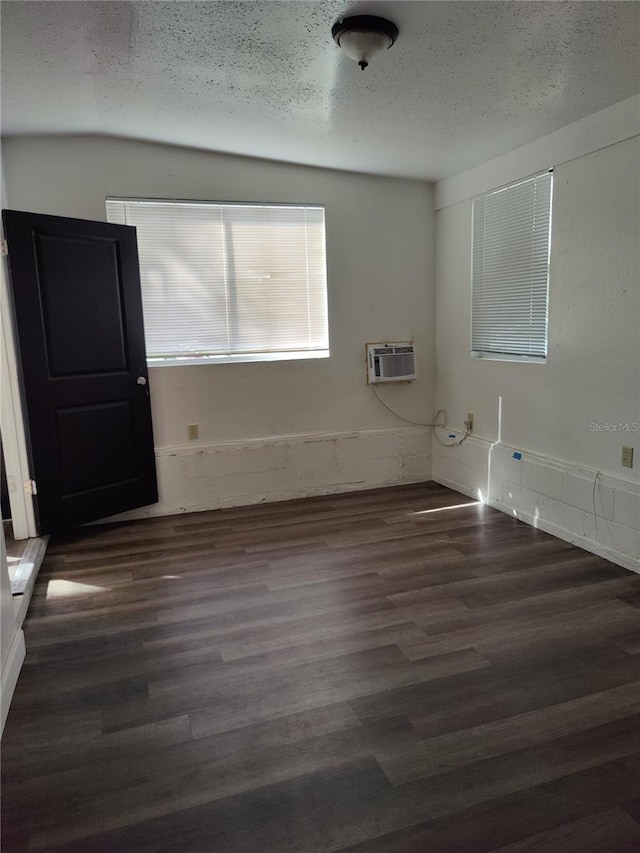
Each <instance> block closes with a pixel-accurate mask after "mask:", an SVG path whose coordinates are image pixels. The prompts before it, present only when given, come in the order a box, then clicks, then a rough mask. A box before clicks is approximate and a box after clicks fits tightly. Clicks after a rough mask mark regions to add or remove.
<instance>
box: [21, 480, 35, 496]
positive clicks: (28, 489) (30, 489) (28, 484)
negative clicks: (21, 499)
mask: <svg viewBox="0 0 640 853" xmlns="http://www.w3.org/2000/svg"><path fill="white" fill-rule="evenodd" d="M24 491H25V494H27V495H37V494H38V487H37V486H36V481H35V480H25V481H24Z"/></svg>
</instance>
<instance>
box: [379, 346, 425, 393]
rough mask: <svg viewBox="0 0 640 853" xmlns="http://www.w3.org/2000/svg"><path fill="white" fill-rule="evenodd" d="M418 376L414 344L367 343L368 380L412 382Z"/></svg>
mask: <svg viewBox="0 0 640 853" xmlns="http://www.w3.org/2000/svg"><path fill="white" fill-rule="evenodd" d="M416 378H417V373H416V356H415V351H414V347H413V344H412V343H411V342H409V341H403V342H400V343H381V344H367V382H368V383H369V384H370V385H374V384H377V383H378V382H411V381H412V380H413V379H416Z"/></svg>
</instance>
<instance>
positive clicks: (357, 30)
mask: <svg viewBox="0 0 640 853" xmlns="http://www.w3.org/2000/svg"><path fill="white" fill-rule="evenodd" d="M331 35H332V36H333V40H334V41H335V43H336V44H337V45H338V47H340V48H342V50H344V52H345V53H346V54H347V56H349V57H350V58H351V59H355V61H356V62H357V63H358V65H359V66H360V68H362V70H363V71H364V69H365V68H366V67H367V65H368V64H369V63H370V62H371V60H372V59H374V58H375V57H376V56H378V54H380V53H382V52H383V51H385V50H389V48H390V47H391V46H392V45H393V44H394V42H395V40H396V39H397V38H398V28H397V27H396V25H395V24H392V23H391V21H387V20H386V18H378V17H377V16H376V15H352V16H351V17H349V18H340V19H339V20H338V21H336V22H335V24H334V25H333V27H332V28H331Z"/></svg>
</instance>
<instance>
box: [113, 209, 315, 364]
mask: <svg viewBox="0 0 640 853" xmlns="http://www.w3.org/2000/svg"><path fill="white" fill-rule="evenodd" d="M106 206H107V220H108V221H109V222H113V223H116V224H123V225H134V226H135V227H136V231H137V237H138V253H139V260H140V279H141V286H142V302H143V311H144V323H145V336H146V342H147V355H148V357H149V358H171V357H186V356H203V355H215V356H224V355H229V356H232V355H247V354H256V355H259V354H260V353H269V354H277V353H288V352H296V353H299V352H304V351H309V352H317V351H322V350H327V349H328V346H329V334H328V318H327V280H326V250H325V226H324V208H323V207H318V206H303V205H300V206H296V205H237V204H236V205H234V204H218V203H213V202H211V203H204V202H202V203H197V202H194V203H191V202H171V201H153V200H150V201H143V200H128V199H107V201H106Z"/></svg>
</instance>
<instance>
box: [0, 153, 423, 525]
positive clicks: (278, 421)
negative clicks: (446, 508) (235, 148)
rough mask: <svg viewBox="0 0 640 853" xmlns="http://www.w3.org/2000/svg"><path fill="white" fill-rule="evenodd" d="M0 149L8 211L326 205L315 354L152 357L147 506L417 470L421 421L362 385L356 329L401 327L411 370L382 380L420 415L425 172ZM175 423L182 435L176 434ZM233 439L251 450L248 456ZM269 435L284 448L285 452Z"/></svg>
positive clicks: (264, 494)
mask: <svg viewBox="0 0 640 853" xmlns="http://www.w3.org/2000/svg"><path fill="white" fill-rule="evenodd" d="M4 152H5V160H6V176H7V186H8V191H9V194H10V197H11V202H12V206H13V207H14V208H16V209H19V210H29V211H36V212H41V213H50V214H57V215H63V216H74V217H81V218H87V219H99V220H104V218H105V209H104V199H105V196H107V195H115V196H119V195H122V196H143V197H160V198H163V197H164V198H188V199H213V200H222V201H227V200H233V201H272V202H308V203H320V204H324V205H326V225H327V268H328V288H329V322H330V346H331V358H330V359H327V360H307V361H292V362H270V363H261V364H234V365H208V366H197V367H165V368H154V369H152V371H151V377H150V386H151V394H152V401H153V402H152V405H153V418H154V433H155V442H156V447H157V450H158V453H159V455H158V465H159V480H160V489H161V503H160V504H159V505H158V506H156V507H155V508H152V509H151V512H153V513H159V512H161V513H166V512H178V511H181V510H188V509H205V508H209V507H216V506H222V505H227V504H229V503H231V504H234V503H253V502H255V501H258V500H262V499H269V500H274V499H280V498H287V497H295V496H299V495H302V494H314V493H318V492H325V491H334V490H340V489H352V488H366V487H368V486H376V485H385V484H389V483H395V482H411V481H416V480H422V479H428V477H429V474H430V458H429V453H430V438H429V436H428V434H427V431H426V430H418V429H413V430H410V431H408V430H404V429H399V427H401V426H402V425H401V423H400V422H399V421H397V420H396V419H394V418H393V416H391V415H390V414H388V413H387V412H386V411H385V410H384V409H383V408H382V407H381V406H380V404H379V403H378V402H377V401H376V400H375V398H374V397H373V394H372V392H371V389H370V388H369V387H368V386H367V385H366V383H365V380H364V344H365V342H366V341H375V340H390V339H391V340H405V339H409V338H411V339H414V340H415V342H416V345H417V350H418V370H419V376H420V378H419V379H418V381H417V382H415V383H414V384H413V385H412V386H403V387H400V388H389V389H384V391H385V393H386V396H387V399H388V400H389V401H390V402H391V403H392V404H393V405H394V406H396V407H397V408H398V409H399V410H400V411H401V412H402V413H403V414H405V415H406V416H407V417H409V418H411V419H413V420H418V421H429V420H431V416H432V413H433V405H432V404H433V382H434V379H433V369H434V365H433V361H434V317H433V305H434V290H433V288H434V283H433V243H434V238H433V234H434V224H433V198H432V189H431V187H430V185H428V184H425V183H420V182H411V181H400V180H395V179H387V178H377V177H370V176H366V175H354V174H349V173H344V172H333V171H329V170H320V169H312V168H305V167H300V166H291V165H286V164H275V163H271V162H267V161H260V160H252V159H247V158H239V157H233V156H226V155H216V154H210V153H205V152H201V151H194V150H189V149H180V148H172V147H168V146H162V145H155V144H148V143H142V142H132V141H124V140H116V139H106V138H98V137H95V138H92V137H86V138H84V137H80V138H77V137H75V138H74V137H69V138H60V137H57V138H10V139H6V140H4ZM191 423H198V424H199V425H200V440H199V442H198V443H194V442H187V424H191ZM309 434H313V435H314V436H316V437H317V439H316V441H315V442H314V443H313V444H310V443H309V442H307V441H306V437H307V436H308V435H309ZM354 434H355V435H354ZM322 437H325V438H326V441H327V442H328V443H327V446H326V447H325V448H324V449H323V450H321V451H319V450H318V440H322ZM247 442H257V445H258V446H259V447H260V451H261V452H260V453H254V454H252V459H253V460H254V461H253V462H251V463H250V464H249V469H247V464H248V463H247V459H248V454H247V452H246V449H247ZM283 443H284V444H285V445H287V444H289V445H291V446H292V447H295V451H292V453H291V454H290V455H289V456H288V457H285V456H283V451H282V447H283ZM383 446H384V448H385V450H384V453H383V454H382V455H380V448H381V447H383ZM409 448H410V450H409ZM195 449H197V450H199V451H202V454H201V456H200V457H199V459H198V464H197V471H196V472H195V473H197V474H199V476H197V477H195V476H193V474H194V470H193V464H194V463H193V451H194V450H195ZM239 475H242V476H239Z"/></svg>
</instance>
